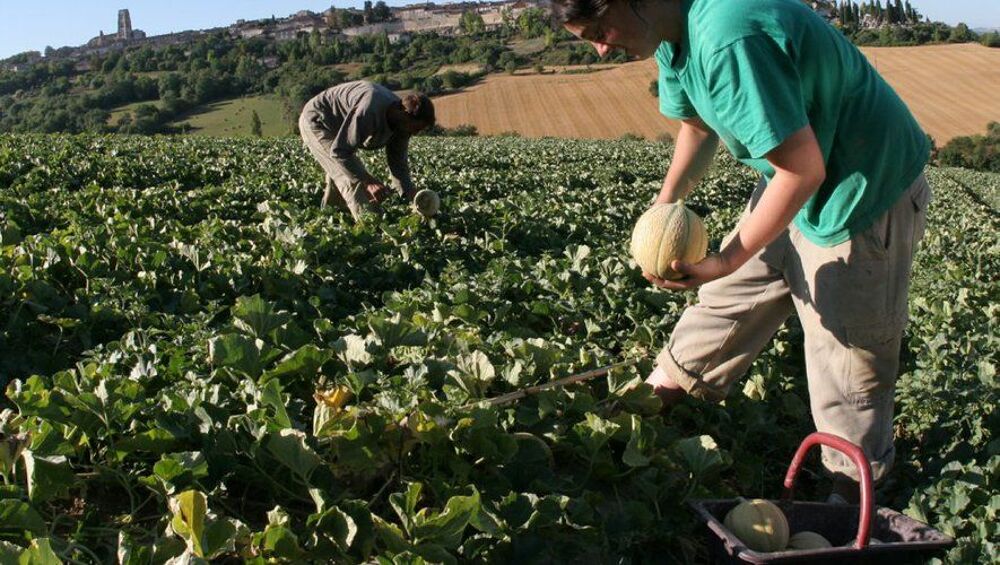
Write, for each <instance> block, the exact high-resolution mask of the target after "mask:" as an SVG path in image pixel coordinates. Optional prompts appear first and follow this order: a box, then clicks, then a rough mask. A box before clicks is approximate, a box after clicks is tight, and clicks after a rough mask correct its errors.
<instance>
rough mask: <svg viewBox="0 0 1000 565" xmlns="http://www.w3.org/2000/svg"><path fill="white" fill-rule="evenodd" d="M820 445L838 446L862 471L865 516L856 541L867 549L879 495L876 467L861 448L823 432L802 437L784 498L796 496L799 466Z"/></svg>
mask: <svg viewBox="0 0 1000 565" xmlns="http://www.w3.org/2000/svg"><path fill="white" fill-rule="evenodd" d="M817 445H825V446H827V447H831V448H833V449H836V450H837V451H839V452H841V453H843V454H844V455H846V456H848V457H850V458H851V460H852V461H854V464H855V465H857V467H858V474H859V475H860V476H861V517H860V519H859V521H858V522H859V523H858V538H857V540H855V545H854V546H855V547H856V548H858V549H863V548H865V547H866V546H867V545H868V536H869V535H870V534H871V524H872V501H873V500H874V498H875V495H874V491H873V490H872V468H871V465H870V464H869V463H868V458H867V457H865V452H864V451H862V450H861V448H860V447H858V446H856V445H854V444H853V443H851V442H849V441H847V440H846V439H844V438H842V437H839V436H835V435H833V434H827V433H823V432H815V433H812V434H809V436H807V437H806V439H804V440H802V445H800V446H799V449H798V451H796V452H795V457H793V458H792V464H791V465H789V466H788V472H787V473H785V493H784V495H783V497H782V498H784V499H785V500H792V496H793V495H794V493H795V476H796V475H798V474H799V469H800V468H801V467H802V462H803V461H804V460H805V458H806V454H807V453H809V450H810V449H812V448H813V447H815V446H817Z"/></svg>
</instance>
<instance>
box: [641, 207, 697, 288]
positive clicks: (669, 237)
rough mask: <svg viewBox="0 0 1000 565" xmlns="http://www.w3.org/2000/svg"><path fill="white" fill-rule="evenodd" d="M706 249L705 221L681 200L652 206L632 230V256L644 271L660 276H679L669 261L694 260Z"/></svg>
mask: <svg viewBox="0 0 1000 565" xmlns="http://www.w3.org/2000/svg"><path fill="white" fill-rule="evenodd" d="M707 252H708V233H707V232H706V231H705V224H704V222H702V221H701V218H699V217H698V214H695V213H694V212H692V211H691V210H689V209H688V208H687V206H685V205H684V203H683V202H673V203H670V204H657V205H655V206H653V207H652V208H650V209H649V210H646V212H645V213H644V214H643V215H642V216H640V217H639V221H638V222H636V224H635V229H633V230H632V257H633V258H634V259H635V262H636V263H638V264H639V267H640V268H642V271H643V272H644V273H649V274H651V275H653V276H655V277H658V278H661V279H668V280H676V279H679V278H681V277H682V275H681V274H680V273H678V272H677V271H674V270H673V269H671V268H670V264H671V263H672V262H673V261H675V260H680V261H685V262H688V263H697V262H698V261H701V260H702V259H704V258H705V254H706V253H707Z"/></svg>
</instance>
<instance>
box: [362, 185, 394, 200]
mask: <svg viewBox="0 0 1000 565" xmlns="http://www.w3.org/2000/svg"><path fill="white" fill-rule="evenodd" d="M365 191H366V192H367V193H368V199H369V200H371V201H372V203H373V204H381V203H382V201H383V200H385V199H386V198H388V197H389V189H388V188H387V187H386V186H385V185H384V184H382V183H381V182H379V181H377V180H371V181H368V183H367V184H366V185H365Z"/></svg>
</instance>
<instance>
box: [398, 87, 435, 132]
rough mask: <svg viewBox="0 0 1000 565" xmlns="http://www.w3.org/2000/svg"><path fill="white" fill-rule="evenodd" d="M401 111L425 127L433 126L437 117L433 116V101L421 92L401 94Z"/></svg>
mask: <svg viewBox="0 0 1000 565" xmlns="http://www.w3.org/2000/svg"><path fill="white" fill-rule="evenodd" d="M403 111H404V112H406V115H408V116H409V117H410V118H411V119H413V120H416V121H418V122H420V123H422V124H424V125H425V126H426V127H434V125H435V124H436V123H437V118H436V117H435V116H434V103H433V102H431V99H430V98H428V96H427V95H426V94H423V93H421V92H417V93H413V94H407V95H406V96H403Z"/></svg>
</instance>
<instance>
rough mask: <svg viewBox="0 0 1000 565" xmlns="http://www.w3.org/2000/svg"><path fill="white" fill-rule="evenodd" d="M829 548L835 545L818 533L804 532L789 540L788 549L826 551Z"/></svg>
mask: <svg viewBox="0 0 1000 565" xmlns="http://www.w3.org/2000/svg"><path fill="white" fill-rule="evenodd" d="M827 547H833V544H831V543H830V542H829V541H827V539H826V538H825V537H823V536H821V535H819V534H817V533H816V532H808V531H803V532H799V533H797V534H795V535H794V536H792V537H791V538H789V539H788V549H798V550H804V549H825V548H827Z"/></svg>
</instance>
